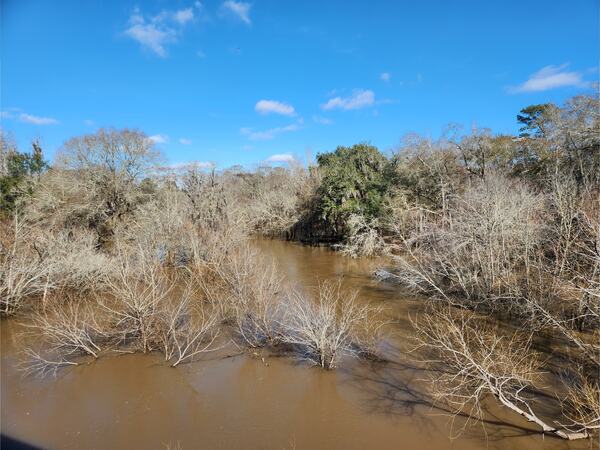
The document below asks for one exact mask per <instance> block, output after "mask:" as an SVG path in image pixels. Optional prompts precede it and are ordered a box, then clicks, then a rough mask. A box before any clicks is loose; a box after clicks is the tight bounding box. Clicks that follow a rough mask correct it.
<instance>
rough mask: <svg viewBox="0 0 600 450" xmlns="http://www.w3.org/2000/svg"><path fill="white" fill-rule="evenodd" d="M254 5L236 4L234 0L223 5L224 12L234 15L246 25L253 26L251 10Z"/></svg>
mask: <svg viewBox="0 0 600 450" xmlns="http://www.w3.org/2000/svg"><path fill="white" fill-rule="evenodd" d="M251 7H252V5H251V4H250V3H245V2H235V1H232V0H229V1H226V2H224V3H223V10H225V11H226V12H229V13H231V14H233V15H234V16H235V17H237V18H238V19H240V20H241V21H242V22H244V23H245V24H246V25H251V24H252V21H251V20H250V8H251Z"/></svg>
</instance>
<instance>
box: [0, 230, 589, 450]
mask: <svg viewBox="0 0 600 450" xmlns="http://www.w3.org/2000/svg"><path fill="white" fill-rule="evenodd" d="M257 246H258V247H259V249H260V251H261V252H262V253H263V254H265V255H267V256H269V257H272V258H274V259H275V261H276V263H277V266H278V268H279V269H280V270H281V272H282V273H283V275H284V276H285V277H286V281H288V282H289V283H291V284H292V285H293V286H295V287H298V288H302V287H305V286H314V285H316V284H317V283H318V282H319V281H320V280H325V279H331V278H337V277H343V283H344V286H346V287H348V288H356V289H360V292H361V297H362V298H363V299H365V301H369V302H373V303H376V304H383V305H385V306H386V308H387V311H388V315H389V318H390V320H391V321H392V322H393V323H392V325H390V331H393V334H391V336H390V338H389V339H388V340H387V341H386V342H385V343H384V345H383V346H384V349H383V350H384V352H385V354H386V356H387V357H389V358H390V360H391V361H390V362H389V363H385V364H382V363H371V362H364V361H350V362H349V364H345V365H344V366H343V368H342V369H340V370H337V371H332V372H327V371H323V370H319V369H317V368H315V367H309V366H307V365H305V364H302V363H299V362H296V361H293V360H290V359H288V358H278V357H268V356H266V355H261V354H255V355H253V354H251V353H250V354H248V353H240V351H239V350H237V349H236V348H235V347H229V348H226V349H222V350H220V351H219V352H215V353H210V354H206V355H203V356H202V358H201V360H200V361H198V362H194V363H191V364H183V365H181V366H178V367H176V368H171V367H168V366H167V365H165V364H164V363H163V361H162V358H161V357H160V355H155V354H150V355H141V354H124V355H120V356H110V357H103V358H100V359H99V360H97V361H95V362H93V363H92V364H89V365H85V364H83V365H80V366H77V367H73V368H66V369H64V370H62V371H60V372H59V373H58V375H57V377H56V378H54V377H52V376H48V377H45V378H35V377H24V376H23V375H22V373H21V372H19V371H18V370H17V364H18V355H17V351H18V345H17V344H18V342H16V340H17V339H18V333H16V330H17V328H18V327H17V325H16V323H15V322H14V321H8V320H3V322H2V416H1V417H2V433H3V434H7V435H9V436H11V437H13V438H15V439H18V440H21V441H24V442H27V443H30V444H32V445H35V446H39V447H42V448H57V449H80V448H86V449H88V448H89V449H92V448H97V449H108V448H110V449H132V448H144V449H164V448H167V447H169V448H183V449H192V448H193V449H195V448H206V449H237V448H247V449H293V448H296V449H366V448H372V449H397V448H407V449H427V450H433V449H480V448H485V447H486V446H487V448H490V449H541V448H544V449H566V448H588V447H589V442H586V441H583V442H578V443H576V444H572V443H568V442H564V441H561V440H559V439H554V438H550V437H545V438H544V437H543V436H542V435H540V434H539V433H538V432H537V431H536V430H535V428H534V427H532V426H529V425H528V424H527V423H526V422H521V421H518V420H515V419H514V418H512V417H511V418H510V422H509V423H510V424H512V425H510V424H508V423H506V424H505V423H504V421H503V419H505V417H502V416H500V417H496V418H495V419H494V420H490V421H489V423H487V424H486V430H485V432H484V431H483V430H482V429H481V427H474V428H468V429H467V430H466V431H465V432H464V433H463V434H461V436H460V437H458V438H456V439H454V440H451V439H450V438H449V436H450V435H451V433H452V430H455V431H456V430H458V429H459V428H460V427H461V426H462V425H463V423H464V419H462V418H457V419H456V420H455V422H454V425H452V424H451V423H450V420H449V419H448V417H447V416H444V415H441V411H439V410H437V409H436V408H433V407H432V405H431V404H430V401H429V399H428V396H427V392H426V389H425V386H424V384H423V382H422V381H420V380H421V379H422V378H424V376H425V375H424V374H423V373H422V371H420V370H419V369H418V367H415V365H414V363H413V362H412V361H411V358H409V357H408V356H407V354H406V350H407V348H408V346H407V344H406V337H407V336H408V335H409V334H410V332H411V331H410V322H409V320H408V317H409V314H411V313H414V312H417V311H418V309H419V302H418V301H415V300H411V299H409V298H406V297H405V296H402V295H401V294H400V293H399V292H398V290H397V289H396V288H395V287H394V286H391V285H386V284H384V283H377V282H376V281H374V280H373V279H372V277H371V275H370V271H371V270H372V269H373V262H372V261H369V260H352V259H350V258H347V257H344V256H342V255H340V254H337V253H335V252H332V251H330V250H328V249H326V248H314V247H302V246H299V245H295V244H292V243H287V242H280V241H268V240H264V241H259V242H258V243H257ZM263 356H264V357H263ZM500 414H502V411H500ZM486 439H487V441H486Z"/></svg>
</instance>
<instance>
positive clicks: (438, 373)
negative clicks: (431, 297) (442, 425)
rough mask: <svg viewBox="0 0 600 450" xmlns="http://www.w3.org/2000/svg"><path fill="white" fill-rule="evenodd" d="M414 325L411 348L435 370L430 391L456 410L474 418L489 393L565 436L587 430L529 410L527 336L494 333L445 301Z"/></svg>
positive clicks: (532, 366)
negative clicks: (414, 346) (572, 428)
mask: <svg viewBox="0 0 600 450" xmlns="http://www.w3.org/2000/svg"><path fill="white" fill-rule="evenodd" d="M414 325H415V327H416V329H417V331H418V334H417V337H416V339H417V342H418V344H419V345H418V347H417V348H420V349H421V350H423V349H424V350H425V356H424V358H425V360H426V361H428V363H429V365H430V366H431V367H432V369H433V370H435V372H434V373H433V376H432V379H431V383H432V389H433V393H434V395H435V397H436V398H437V399H438V401H442V402H444V403H446V404H447V405H449V406H450V407H451V409H452V410H453V411H454V412H455V413H456V414H458V413H466V414H468V416H469V417H470V418H472V419H474V420H476V421H478V420H482V419H483V418H484V412H483V409H482V405H483V402H484V401H485V399H486V398H487V397H488V396H491V397H493V398H495V399H496V400H497V401H498V402H499V403H500V404H501V405H503V406H504V407H506V408H508V409H509V410H511V411H513V412H514V413H516V414H518V415H520V416H522V417H523V418H525V419H526V420H528V421H529V422H532V423H535V424H536V425H537V426H538V427H540V428H541V430H542V431H543V432H544V433H551V434H554V435H556V436H558V437H561V438H563V439H569V440H573V439H583V438H587V437H588V436H589V434H588V432H587V431H586V429H583V430H582V431H573V432H571V431H569V430H567V429H561V428H558V427H556V426H554V425H551V424H549V423H547V422H546V421H544V420H543V419H542V418H541V417H540V416H539V414H537V413H536V412H535V411H534V410H533V406H532V405H533V399H532V398H531V396H530V395H528V394H527V393H528V390H530V389H531V388H532V387H533V386H534V385H535V382H536V380H537V379H538V377H539V375H540V369H539V361H538V360H537V359H536V357H535V354H534V353H533V352H532V350H531V346H530V344H531V337H527V336H523V335H521V334H519V333H515V334H513V335H512V336H508V337H507V336H502V335H499V334H498V333H497V332H494V331H493V330H492V329H491V327H489V326H486V325H485V322H483V321H482V320H478V319H477V318H476V317H475V316H474V315H473V314H472V313H468V312H465V311H458V312H457V311H453V310H452V308H451V307H442V308H439V309H432V310H430V311H428V313H427V314H424V315H421V316H420V317H419V319H418V320H417V321H415V322H414ZM431 353H433V360H432V359H431V356H429V355H430V354H431ZM438 366H441V370H439V369H440V367H438ZM436 369H437V370H436Z"/></svg>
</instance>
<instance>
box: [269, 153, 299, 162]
mask: <svg viewBox="0 0 600 450" xmlns="http://www.w3.org/2000/svg"><path fill="white" fill-rule="evenodd" d="M296 161H297V160H296V158H294V156H293V155H291V154H290V153H278V154H275V155H271V156H269V157H268V158H267V159H265V162H268V163H281V162H282V163H287V164H291V163H293V162H296Z"/></svg>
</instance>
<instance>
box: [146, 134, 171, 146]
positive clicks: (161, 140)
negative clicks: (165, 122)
mask: <svg viewBox="0 0 600 450" xmlns="http://www.w3.org/2000/svg"><path fill="white" fill-rule="evenodd" d="M148 139H150V140H151V141H152V142H154V143H155V144H166V143H167V142H169V136H167V135H166V134H154V135H152V136H149V137H148Z"/></svg>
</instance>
